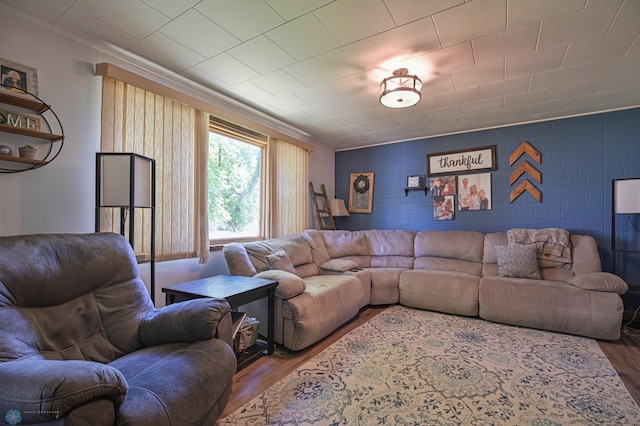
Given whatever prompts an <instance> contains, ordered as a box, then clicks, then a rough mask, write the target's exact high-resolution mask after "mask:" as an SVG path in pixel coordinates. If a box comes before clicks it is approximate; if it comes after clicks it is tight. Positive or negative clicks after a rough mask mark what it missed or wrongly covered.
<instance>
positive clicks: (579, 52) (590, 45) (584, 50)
mask: <svg viewBox="0 0 640 426" xmlns="http://www.w3.org/2000/svg"><path fill="white" fill-rule="evenodd" d="M638 3H639V4H640V2H638ZM638 17H639V18H640V15H638ZM638 28H640V25H638ZM637 38H638V32H637V31H627V32H621V33H617V34H612V35H608V36H606V37H602V38H595V39H589V40H584V41H580V42H576V43H571V44H570V45H569V50H568V51H567V56H566V58H565V59H564V63H563V66H571V65H577V64H588V63H590V62H594V61H599V60H602V59H606V58H613V57H615V56H624V54H625V53H627V51H628V50H629V48H630V47H631V45H632V43H633V42H634V41H635V40H636V39H637Z"/></svg>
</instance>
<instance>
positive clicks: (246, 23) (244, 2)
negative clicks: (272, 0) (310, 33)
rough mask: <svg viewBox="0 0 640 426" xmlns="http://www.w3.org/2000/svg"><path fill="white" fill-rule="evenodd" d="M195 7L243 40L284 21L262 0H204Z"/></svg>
mask: <svg viewBox="0 0 640 426" xmlns="http://www.w3.org/2000/svg"><path fill="white" fill-rule="evenodd" d="M195 8H196V10H198V11H200V12H201V13H202V14H203V15H205V16H206V17H207V18H209V19H211V20H212V21H213V22H215V23H216V24H218V25H220V26H221V27H222V28H224V29H225V30H227V31H229V32H230V33H231V34H233V35H234V36H236V37H238V38H239V39H240V40H242V41H247V40H249V39H251V38H253V37H256V36H258V35H260V34H262V33H264V32H265V31H269V30H270V29H272V28H275V27H276V26H278V25H281V24H283V23H284V19H282V17H281V16H280V15H278V14H277V13H276V12H275V11H274V10H273V9H272V8H271V7H269V5H267V4H266V3H265V2H264V1H262V0H232V1H229V0H203V1H201V2H200V3H198V4H197V5H196V6H195Z"/></svg>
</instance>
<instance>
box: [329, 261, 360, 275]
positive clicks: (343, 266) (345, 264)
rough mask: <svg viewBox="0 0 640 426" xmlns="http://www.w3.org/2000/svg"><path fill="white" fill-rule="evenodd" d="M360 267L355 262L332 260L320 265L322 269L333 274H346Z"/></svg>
mask: <svg viewBox="0 0 640 426" xmlns="http://www.w3.org/2000/svg"><path fill="white" fill-rule="evenodd" d="M357 267H358V264H357V263H356V262H354V261H353V260H347V259H331V260H329V261H327V262H324V263H323V264H322V265H320V268H322V269H326V270H327V271H333V272H346V271H350V270H352V269H355V268H357Z"/></svg>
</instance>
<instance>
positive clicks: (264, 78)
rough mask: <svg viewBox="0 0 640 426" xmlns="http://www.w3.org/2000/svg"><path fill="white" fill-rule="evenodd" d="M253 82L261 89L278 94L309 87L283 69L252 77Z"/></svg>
mask: <svg viewBox="0 0 640 426" xmlns="http://www.w3.org/2000/svg"><path fill="white" fill-rule="evenodd" d="M251 82H252V83H253V84H255V85H256V86H258V87H260V88H261V89H263V90H265V91H267V92H269V93H273V94H277V93H290V92H296V91H299V90H302V89H306V88H307V87H306V86H305V85H304V84H302V83H301V82H299V81H298V80H296V79H295V78H293V77H292V76H291V75H290V74H287V73H286V72H284V71H282V70H275V71H272V72H270V73H268V74H263V75H260V76H258V77H256V78H253V79H251Z"/></svg>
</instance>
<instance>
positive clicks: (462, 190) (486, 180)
mask: <svg viewBox="0 0 640 426" xmlns="http://www.w3.org/2000/svg"><path fill="white" fill-rule="evenodd" d="M457 191H458V210H491V173H479V174H475V175H462V176H458V189H457Z"/></svg>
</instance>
